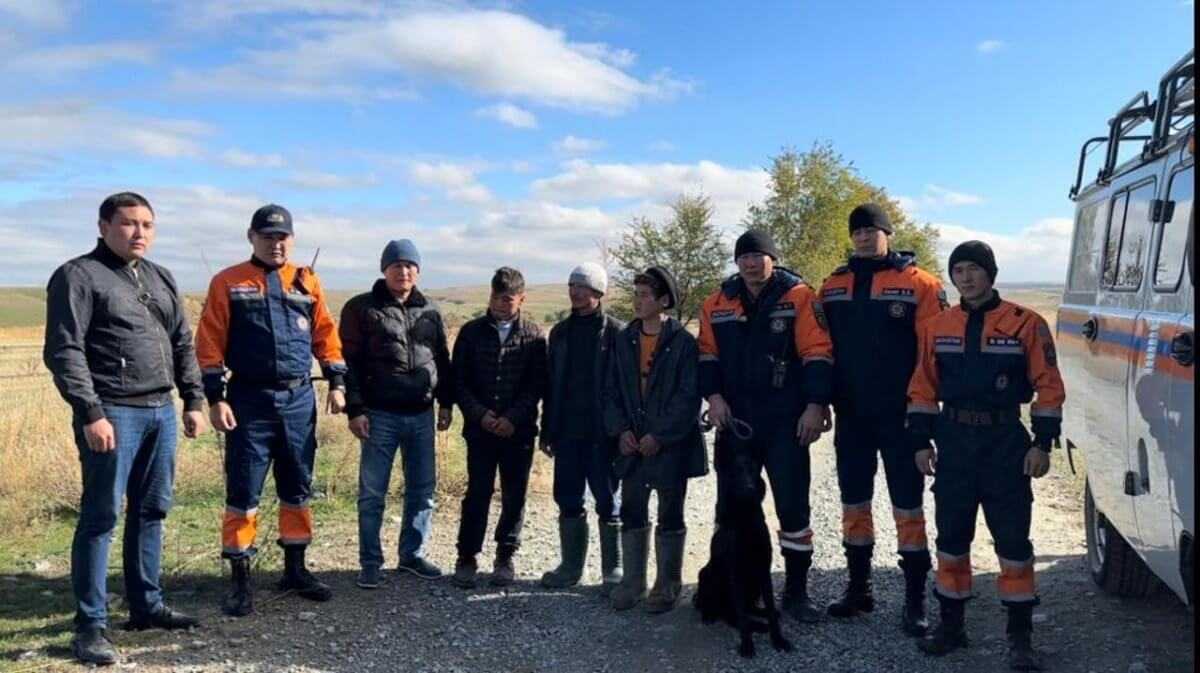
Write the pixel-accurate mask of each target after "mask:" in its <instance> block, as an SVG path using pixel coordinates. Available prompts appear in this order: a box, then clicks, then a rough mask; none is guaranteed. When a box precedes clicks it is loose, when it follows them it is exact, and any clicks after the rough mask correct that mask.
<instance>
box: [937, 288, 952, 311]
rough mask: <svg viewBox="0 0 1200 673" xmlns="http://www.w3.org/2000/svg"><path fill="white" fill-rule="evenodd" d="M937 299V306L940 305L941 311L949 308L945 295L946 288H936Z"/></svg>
mask: <svg viewBox="0 0 1200 673" xmlns="http://www.w3.org/2000/svg"><path fill="white" fill-rule="evenodd" d="M937 300H938V306H941V307H942V310H943V311H945V310H946V309H948V308H950V299H949V298H948V297H947V296H946V288H942V289H940V290H938V293H937Z"/></svg>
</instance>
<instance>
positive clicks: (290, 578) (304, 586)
mask: <svg viewBox="0 0 1200 673" xmlns="http://www.w3.org/2000/svg"><path fill="white" fill-rule="evenodd" d="M305 551H306V548H305V547H300V546H296V545H287V546H285V547H284V548H283V579H281V580H279V590H280V591H295V592H296V594H297V595H298V596H300V597H301V598H307V599H308V600H310V601H317V602H325V601H327V600H329V599H331V598H333V591H331V590H330V588H329V585H327V584H324V583H323V582H321V581H320V580H318V579H317V578H316V576H314V575H313V574H312V573H310V572H309V571H308V566H307V565H306V563H305V560H304V555H305Z"/></svg>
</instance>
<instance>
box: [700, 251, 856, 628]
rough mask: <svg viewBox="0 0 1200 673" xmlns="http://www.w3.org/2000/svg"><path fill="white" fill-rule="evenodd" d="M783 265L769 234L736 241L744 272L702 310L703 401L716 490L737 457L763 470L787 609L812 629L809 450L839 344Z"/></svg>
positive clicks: (821, 424)
mask: <svg viewBox="0 0 1200 673" xmlns="http://www.w3.org/2000/svg"><path fill="white" fill-rule="evenodd" d="M778 259H779V251H778V249H777V248H776V247H775V242H774V241H773V240H772V239H771V236H770V235H769V234H767V233H766V232H763V231H758V230H754V229H751V230H749V231H747V232H746V233H744V234H742V235H741V236H740V237H739V238H738V240H737V243H736V245H735V246H734V261H735V262H736V263H737V266H738V274H737V275H735V276H733V277H731V278H729V279H728V280H726V281H725V282H724V283H722V284H721V287H719V288H718V289H717V291H716V292H714V293H713V294H712V295H711V296H709V297H708V299H706V300H705V302H704V306H703V308H702V309H701V313H700V338H699V346H700V370H699V375H700V394H701V396H702V397H704V398H705V399H707V400H708V413H709V419H710V420H711V421H712V422H713V424H715V425H716V426H717V428H718V430H717V441H716V450H715V453H716V454H717V457H716V459H715V460H714V464H716V465H717V482H718V484H721V483H724V480H725V479H727V478H728V477H729V475H727V474H724V473H723V470H722V469H721V466H722V465H723V464H728V462H727V458H728V457H729V456H730V453H729V452H731V451H747V452H748V453H749V454H750V455H749V459H750V460H751V462H752V464H754V465H756V466H758V468H759V470H757V471H756V472H755V476H757V473H758V471H761V469H762V468H763V467H765V468H766V471H767V476H768V477H769V478H770V480H771V490H772V492H773V493H774V494H775V511H776V513H777V514H778V515H779V527H780V531H779V546H780V549H781V553H782V555H783V558H784V561H785V563H786V567H787V581H786V586H785V589H784V593H783V611H784V612H786V613H787V614H789V615H791V616H792V617H793V618H795V619H797V620H799V621H801V622H809V623H811V622H816V621H818V620H819V619H820V611H818V610H817V609H816V607H815V606H814V605H813V604H812V601H811V600H810V599H809V595H808V570H809V568H811V567H812V555H813V542H812V540H813V534H812V528H811V527H810V526H809V516H810V513H811V512H810V508H809V483H810V481H811V478H812V473H811V465H810V462H809V454H808V446H809V444H811V443H812V442H814V441H816V440H817V438H819V437H820V436H821V433H822V432H824V431H825V429H826V420H825V417H826V414H827V413H828V405H829V401H830V395H831V375H832V365H833V346H832V344H830V342H829V333H828V332H827V331H826V330H825V326H824V318H822V317H820V314H819V311H820V305H819V303H818V302H817V301H816V295H815V293H814V292H813V290H812V288H810V287H809V286H808V285H807V284H806V283H805V282H804V281H803V280H801V278H800V277H799V276H797V275H796V274H794V273H792V272H791V271H788V270H787V269H784V268H783V267H781V266H776V264H775V263H776V260H778ZM735 419H736V420H735ZM747 424H748V429H749V431H750V433H752V435H753V436H752V437H750V438H749V439H748V440H745V441H735V440H736V437H737V434H738V433H740V434H741V435H743V436H744V435H746V434H747V433H746V431H747ZM717 490H718V493H721V492H723V491H724V489H722V488H720V487H718V489H717ZM723 514H724V512H723V508H722V502H721V498H720V496H718V498H717V523H718V525H721V524H722V523H727V522H723V521H722V519H723V518H724V517H723Z"/></svg>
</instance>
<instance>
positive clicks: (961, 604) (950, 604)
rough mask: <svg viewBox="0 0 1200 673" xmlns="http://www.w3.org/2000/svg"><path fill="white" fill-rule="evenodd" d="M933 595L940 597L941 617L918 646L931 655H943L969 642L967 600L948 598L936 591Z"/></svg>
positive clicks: (919, 641) (965, 645)
mask: <svg viewBox="0 0 1200 673" xmlns="http://www.w3.org/2000/svg"><path fill="white" fill-rule="evenodd" d="M933 595H934V596H936V597H937V599H938V606H939V609H938V611H939V613H940V614H939V616H940V619H939V620H938V625H937V627H936V628H934V629H933V633H931V634H929V635H927V636H925V637H924V638H922V639H920V640H918V641H917V648H918V649H920V650H921V651H922V652H924V653H925V654H928V655H930V656H933V657H942V656H945V655H947V654H950V653H951V652H953V651H954V650H957V649H961V648H964V647H967V645H968V644H969V641H968V640H967V629H966V623H965V619H966V616H965V612H966V603H967V601H966V600H965V599H959V598H946V597H945V596H942V595H941V594H939V593H937V592H936V591H935V592H934V594H933Z"/></svg>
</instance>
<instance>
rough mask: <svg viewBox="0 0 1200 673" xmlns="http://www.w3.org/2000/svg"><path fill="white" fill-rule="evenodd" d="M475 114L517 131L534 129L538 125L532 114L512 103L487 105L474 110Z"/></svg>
mask: <svg viewBox="0 0 1200 673" xmlns="http://www.w3.org/2000/svg"><path fill="white" fill-rule="evenodd" d="M475 114H476V115H478V116H480V117H488V118H490V119H495V120H496V121H498V122H500V123H502V124H508V125H509V126H511V127H513V128H518V129H535V128H537V125H538V120H537V117H536V116H535V115H534V114H533V113H532V112H530V111H529V110H526V109H525V108H521V107H517V106H516V105H513V104H512V103H497V104H495V105H489V106H487V107H484V108H480V109H478V110H476V111H475Z"/></svg>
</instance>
